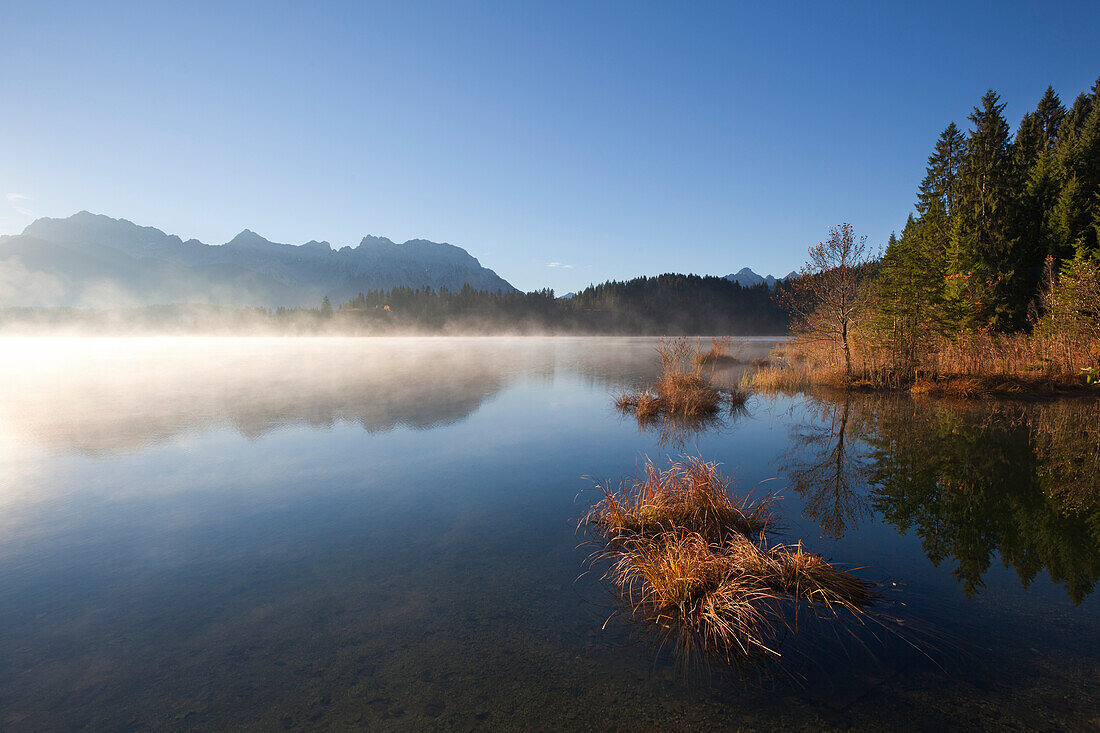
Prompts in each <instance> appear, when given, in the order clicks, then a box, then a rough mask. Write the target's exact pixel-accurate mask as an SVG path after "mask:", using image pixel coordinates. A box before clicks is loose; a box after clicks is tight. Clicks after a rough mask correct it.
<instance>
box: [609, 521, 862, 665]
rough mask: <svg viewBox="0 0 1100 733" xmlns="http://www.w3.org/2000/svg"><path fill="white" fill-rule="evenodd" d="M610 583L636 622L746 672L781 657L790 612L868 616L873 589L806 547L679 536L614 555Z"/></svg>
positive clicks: (638, 541)
mask: <svg viewBox="0 0 1100 733" xmlns="http://www.w3.org/2000/svg"><path fill="white" fill-rule="evenodd" d="M612 560H613V561H612V563H611V567H610V569H609V571H608V573H607V576H606V577H607V579H608V580H609V581H610V582H611V583H613V584H614V585H615V586H616V587H617V588H618V590H619V592H620V593H621V594H622V597H623V598H624V600H625V601H626V602H627V604H628V606H629V607H630V609H631V613H632V614H633V615H634V617H635V618H636V619H640V620H643V621H646V622H649V623H651V624H655V625H657V626H659V627H662V628H665V629H669V630H671V631H672V632H673V633H675V634H676V636H677V641H678V645H679V646H680V647H681V648H685V649H698V650H701V651H703V652H706V653H708V654H711V655H713V656H716V657H718V658H721V659H724V660H725V661H727V662H731V663H734V664H736V665H741V664H743V663H744V662H746V661H747V660H750V659H752V658H753V657H754V656H760V655H771V656H776V657H778V656H779V651H778V644H777V643H776V631H777V630H779V629H782V628H784V627H785V626H786V623H787V622H786V617H785V616H784V614H783V613H782V610H781V609H782V607H783V606H784V605H788V606H789V605H792V604H793V605H795V606H796V607H797V608H802V607H808V609H809V610H811V611H813V612H815V613H819V614H820V613H831V614H836V613H837V612H839V611H841V610H844V611H848V612H850V613H853V614H856V615H861V614H863V613H865V612H866V609H867V608H868V607H869V606H870V605H871V604H872V603H873V602H874V600H875V595H874V594H873V593H872V591H871V585H870V584H869V583H867V582H866V581H864V580H861V579H860V578H857V577H856V576H854V575H852V574H850V573H847V572H844V571H842V570H838V569H837V568H835V567H834V566H832V565H831V564H829V563H828V562H827V561H826V560H825V559H824V558H822V557H821V556H820V555H816V554H814V553H811V552H807V551H806V550H805V549H804V548H803V547H802V544H801V543H799V544H798V545H796V546H794V547H785V546H777V547H773V548H770V549H765V548H763V547H762V546H761V545H759V544H757V543H755V542H753V541H752V540H750V539H748V538H747V537H745V536H743V535H739V534H733V535H730V536H728V537H727V538H726V539H725V540H724V541H722V542H720V543H713V542H708V541H707V540H706V539H705V538H704V537H703V536H702V535H700V534H697V533H695V532H690V531H685V530H682V529H674V530H670V531H665V532H660V533H657V534H643V535H636V536H634V537H633V538H632V539H630V540H629V541H627V542H626V543H624V545H623V546H622V547H621V548H620V549H619V550H618V551H617V552H615V553H614V554H613V556H612Z"/></svg>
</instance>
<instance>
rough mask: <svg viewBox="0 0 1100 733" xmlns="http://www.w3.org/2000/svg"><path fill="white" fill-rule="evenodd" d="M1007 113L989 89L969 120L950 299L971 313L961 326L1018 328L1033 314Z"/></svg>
mask: <svg viewBox="0 0 1100 733" xmlns="http://www.w3.org/2000/svg"><path fill="white" fill-rule="evenodd" d="M1003 112H1004V104H1002V103H1001V102H1000V97H998V96H997V94H996V92H994V91H993V90H992V89H991V90H989V91H988V92H987V93H986V94H985V96H983V97H982V101H981V105H980V106H979V107H975V108H974V111H973V112H972V113H971V115H970V117H969V119H970V122H971V123H972V125H973V128H972V129H971V131H970V136H969V137H968V138H967V141H966V154H965V155H964V156H963V159H962V162H961V164H960V166H959V175H958V184H959V185H958V189H959V194H958V204H957V210H958V217H954V218H955V221H954V222H953V224H954V226H953V232H952V239H953V241H952V245H953V246H952V253H951V254H952V257H953V259H954V262H952V264H951V271H950V273H949V274H950V275H951V276H952V285H951V287H950V288H949V296H950V297H951V299H952V300H955V301H957V305H958V306H963V308H962V309H961V310H962V311H963V312H965V311H969V315H968V316H967V317H966V318H965V320H966V321H969V322H965V323H960V324H959V325H960V326H969V327H984V326H987V325H988V326H991V327H993V328H995V329H999V330H1005V329H1012V328H1017V327H1019V326H1021V325H1022V324H1023V321H1024V316H1025V315H1026V312H1027V302H1028V298H1027V295H1026V291H1027V289H1028V288H1027V285H1028V283H1027V281H1026V280H1027V278H1026V273H1025V272H1024V270H1025V262H1024V261H1023V258H1022V257H1021V252H1020V250H1019V248H1018V247H1017V237H1016V233H1015V232H1014V231H1013V229H1014V227H1013V224H1014V223H1015V222H1016V220H1017V216H1018V214H1017V201H1016V188H1015V186H1014V184H1015V183H1016V182H1017V175H1016V172H1015V165H1014V161H1013V159H1012V151H1011V146H1010V144H1009V137H1008V131H1009V128H1008V122H1006V121H1005V118H1004V114H1003Z"/></svg>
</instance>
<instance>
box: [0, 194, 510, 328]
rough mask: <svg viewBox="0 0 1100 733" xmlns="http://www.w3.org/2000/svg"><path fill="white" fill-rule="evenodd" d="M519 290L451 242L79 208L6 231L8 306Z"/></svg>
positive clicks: (1, 278)
mask: <svg viewBox="0 0 1100 733" xmlns="http://www.w3.org/2000/svg"><path fill="white" fill-rule="evenodd" d="M466 284H469V285H470V286H471V287H473V288H474V289H476V290H488V291H498V290H499V291H502V292H508V293H510V292H515V290H516V289H515V288H514V287H512V285H511V284H509V283H508V282H507V281H506V280H504V279H503V278H501V277H500V276H499V275H497V274H496V273H495V272H493V271H492V270H490V269H488V268H485V267H482V266H481V263H480V262H478V260H477V259H476V258H475V257H472V256H471V255H470V254H469V253H468V252H467V251H466V250H464V249H462V248H461V247H456V246H454V245H452V244H440V243H437V242H429V241H427V240H423V239H412V240H409V241H407V242H405V243H404V244H397V243H395V242H392V241H390V240H389V239H386V238H385V237H371V236H367V237H363V239H362V241H360V242H359V244H358V246H356V247H341V248H340V249H337V250H334V249H333V248H332V246H331V245H329V243H328V242H318V241H310V242H306V243H305V244H302V245H297V246H296V245H290V244H279V243H276V242H270V241H268V240H267V239H265V238H263V237H261V236H260V235H259V234H256V233H255V232H252V231H250V230H248V229H245V230H244V231H242V232H241V233H240V234H238V235H237V236H236V237H234V238H233V239H232V240H230V241H229V242H226V243H225V244H222V245H210V244H204V243H203V242H200V241H198V240H197V239H188V240H186V241H185V240H183V239H181V238H180V237H178V236H175V235H170V234H165V233H164V232H162V231H161V230H159V229H155V228H153V227H145V226H139V225H137V224H134V223H133V222H130V221H127V220H126V219H112V218H111V217H108V216H103V215H101V214H91V213H89V212H87V211H81V212H80V213H78V214H74V215H73V216H70V217H68V218H65V219H51V218H43V219H38V220H36V221H34V222H33V223H31V224H30V225H28V226H27V227H26V228H25V229H24V230H23V233H22V234H17V235H13V236H0V306H81V307H99V308H107V307H127V306H137V305H150V304H163V303H182V302H192V303H217V304H221V305H248V306H266V307H276V306H288V307H293V306H316V305H318V304H319V303H320V302H321V299H322V298H324V297H326V296H327V297H328V298H329V299H330V300H331V301H332V302H333V303H341V302H344V301H346V300H349V299H351V298H354V297H355V296H356V295H357V294H358V293H360V292H366V291H368V290H372V289H373V290H379V289H387V290H388V289H391V288H394V287H397V286H407V287H412V288H421V287H424V286H428V287H431V288H435V289H438V288H441V287H446V288H449V289H451V290H459V289H461V288H462V286H463V285H466Z"/></svg>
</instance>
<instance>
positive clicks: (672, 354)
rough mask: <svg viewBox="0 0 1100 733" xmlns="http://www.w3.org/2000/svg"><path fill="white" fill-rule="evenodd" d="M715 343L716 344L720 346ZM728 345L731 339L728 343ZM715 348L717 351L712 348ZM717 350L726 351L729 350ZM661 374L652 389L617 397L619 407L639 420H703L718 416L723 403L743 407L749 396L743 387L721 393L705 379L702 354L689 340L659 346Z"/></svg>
mask: <svg viewBox="0 0 1100 733" xmlns="http://www.w3.org/2000/svg"><path fill="white" fill-rule="evenodd" d="M720 341H721V340H720V339H715V342H720ZM726 341H728V339H727V340H726ZM712 348H715V347H712ZM717 348H726V349H727V350H728V346H725V347H721V345H720V344H719V346H718V347H717ZM657 354H658V357H659V359H660V363H661V374H660V376H659V377H658V378H657V380H656V382H654V383H653V385H652V386H644V387H641V388H639V389H633V390H625V391H623V392H621V393H619V394H618V395H617V396H616V397H615V406H616V407H618V408H619V409H620V410H622V411H623V412H631V413H633V414H634V415H635V416H636V417H637V418H638V419H639V420H653V419H656V418H661V417H664V418H670V419H676V420H681V421H683V420H703V419H706V418H710V417H713V416H714V415H716V414H717V413H718V409H719V407H720V406H721V405H722V403H723V402H728V403H729V404H730V406H731V408H732V407H737V406H740V405H743V404H744V403H745V401H746V400H747V399H748V394H747V393H745V392H744V391H743V390H742V389H740V388H739V387H734V388H731V389H729V390H724V391H719V390H718V389H715V387H714V386H713V385H711V384H710V382H708V381H707V379H706V378H705V377H704V376H703V374H702V371H701V364H700V363H697V357H698V356H699V354H698V353H696V351H695V350H694V349H693V348H692V347H691V345H690V344H689V343H688V342H687V339H683V338H681V339H674V340H665V341H662V342H661V343H660V344H659V345H658V346H657Z"/></svg>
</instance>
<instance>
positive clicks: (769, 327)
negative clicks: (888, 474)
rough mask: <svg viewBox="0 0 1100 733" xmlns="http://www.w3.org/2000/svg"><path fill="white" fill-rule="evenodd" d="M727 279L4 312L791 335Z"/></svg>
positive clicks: (441, 330)
mask: <svg viewBox="0 0 1100 733" xmlns="http://www.w3.org/2000/svg"><path fill="white" fill-rule="evenodd" d="M784 287H785V284H783V283H782V282H781V283H780V284H779V285H777V286H776V288H775V290H772V289H769V288H768V287H767V286H765V285H756V286H751V287H743V286H741V285H740V284H738V283H735V282H732V281H730V280H727V279H725V278H721V277H709V276H705V277H702V276H698V275H674V274H666V275H659V276H657V277H639V278H635V279H633V280H628V281H609V282H605V283H602V284H599V285H590V286H589V287H587V288H585V289H584V290H582V291H581V292H579V293H577V294H576V295H574V296H573V297H570V298H558V297H555V294H554V292H553V291H552V290H549V289H544V290H537V291H533V292H530V293H501V292H487V291H480V290H475V289H473V288H471V287H470V286H468V285H467V286H465V287H463V288H462V289H461V290H458V291H450V290H447V289H445V288H443V289H439V290H433V289H431V288H419V289H417V288H402V287H398V288H393V289H391V290H371V291H368V292H366V293H360V294H359V295H358V296H356V297H355V298H353V299H351V300H349V301H347V302H346V303H341V304H338V305H335V306H334V305H333V304H332V303H331V302H330V301H329V299H328V298H325V299H324V301H323V302H322V303H320V304H319V307H318V308H275V309H265V308H239V307H230V306H216V305H203V304H174V305H164V306H146V307H141V308H129V309H118V310H90V309H78V308H8V309H3V310H0V330H3V331H4V332H6V333H9V334H10V333H20V332H27V333H38V332H49V331H54V332H62V333H65V332H74V333H120V332H122V333H130V332H137V333H151V332H156V333H269V334H273V335H279V334H287V335H295V334H316V333H321V334H348V335H371V334H397V333H402V334H455V335H466V334H469V335H524V334H532V335H540V334H578V335H616V334H621V335H637V336H644V335H667V334H675V335H713V334H736V335H746V336H751V335H767V336H781V335H784V334H786V332H787V323H788V316H787V313H786V311H785V310H784V308H783V307H782V305H781V304H780V303H779V302H778V301H777V300H776V299H775V298H774V297H773V296H774V294H775V292H776V291H779V290H782V289H783V288H784Z"/></svg>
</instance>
